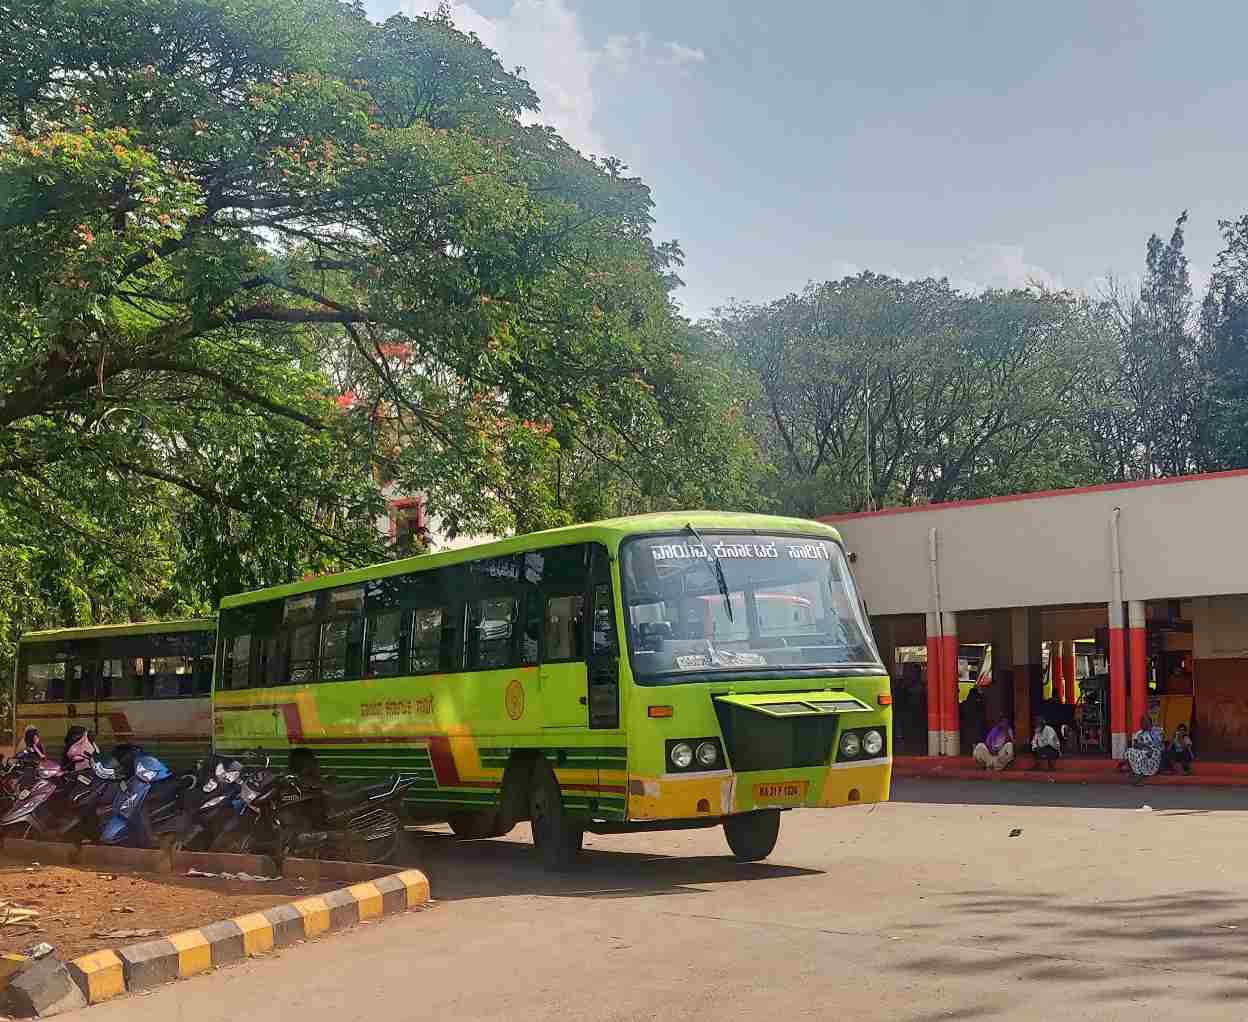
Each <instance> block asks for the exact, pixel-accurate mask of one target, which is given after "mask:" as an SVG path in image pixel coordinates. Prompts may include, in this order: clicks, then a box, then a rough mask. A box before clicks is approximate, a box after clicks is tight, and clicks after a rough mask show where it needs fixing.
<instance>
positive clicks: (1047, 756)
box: [1031, 717, 1062, 773]
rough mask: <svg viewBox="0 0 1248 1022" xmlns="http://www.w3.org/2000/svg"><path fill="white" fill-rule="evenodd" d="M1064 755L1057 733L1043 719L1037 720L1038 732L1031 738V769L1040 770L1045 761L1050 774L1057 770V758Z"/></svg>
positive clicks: (1038, 718)
mask: <svg viewBox="0 0 1248 1022" xmlns="http://www.w3.org/2000/svg"><path fill="white" fill-rule="evenodd" d="M1061 754H1062V743H1061V740H1060V739H1059V738H1058V737H1057V732H1056V731H1054V730H1053V728H1052V727H1050V726H1049V722H1048V721H1046V720H1045V719H1044V718H1043V717H1037V718H1036V730H1035V733H1033V734H1032V736H1031V759H1032V761H1031V769H1032V770H1039V769H1040V763H1041V762H1042V761H1043V762H1044V764H1045V765H1046V766H1047V768H1048V770H1049V772H1050V773H1052V772H1054V771H1055V770H1056V769H1057V757H1058V756H1060V755H1061Z"/></svg>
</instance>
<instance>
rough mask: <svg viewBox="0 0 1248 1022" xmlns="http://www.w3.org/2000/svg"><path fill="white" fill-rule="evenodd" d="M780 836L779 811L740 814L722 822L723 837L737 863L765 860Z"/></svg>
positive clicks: (768, 810) (766, 810)
mask: <svg viewBox="0 0 1248 1022" xmlns="http://www.w3.org/2000/svg"><path fill="white" fill-rule="evenodd" d="M779 836H780V810H779V809H764V810H761V811H760V812H754V813H741V814H740V815H739V816H729V817H728V818H727V819H725V820H724V837H726V838H727V839H728V847H729V848H731V849H732V854H733V855H734V856H735V857H736V859H737V861H739V862H757V861H758V860H759V859H765V858H767V856H769V855H770V854H771V852H772V849H774V848H775V847H776V839H777V838H778V837H779Z"/></svg>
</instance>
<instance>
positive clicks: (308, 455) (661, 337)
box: [0, 0, 751, 652]
mask: <svg viewBox="0 0 1248 1022" xmlns="http://www.w3.org/2000/svg"><path fill="white" fill-rule="evenodd" d="M0 11H3V13H4V15H5V18H6V22H8V23H9V25H10V28H9V31H8V33H7V34H6V39H5V43H4V49H3V52H2V53H0V531H2V532H3V534H4V536H5V547H4V551H3V555H4V557H5V558H6V559H8V560H9V561H10V562H12V563H17V564H19V565H21V566H22V567H21V570H20V571H18V575H19V576H20V577H22V578H23V579H25V580H28V581H24V582H23V583H21V584H22V585H29V586H33V587H34V588H38V589H40V592H41V596H40V598H39V599H38V600H34V601H33V602H32V601H30V600H28V599H27V597H28V596H30V595H31V594H29V593H27V594H25V595H23V594H22V593H19V592H15V593H13V594H12V595H9V594H8V593H7V592H0V608H3V607H4V606H5V605H6V603H5V601H6V600H8V601H9V603H8V604H7V605H8V606H14V605H17V604H22V603H23V601H24V600H25V601H26V602H25V603H24V605H25V606H27V607H28V608H31V609H29V612H28V613H26V614H25V615H24V616H25V618H26V620H27V621H33V622H39V621H42V620H58V621H86V620H94V619H100V617H101V615H102V616H103V617H105V618H107V617H109V616H115V615H118V614H124V613H135V612H140V611H141V612H151V613H165V612H171V611H172V610H173V609H174V608H175V607H176V608H180V609H186V608H193V607H204V606H207V605H209V604H210V603H211V602H212V601H213V600H215V599H216V598H217V597H219V596H220V595H221V594H223V593H224V592H229V591H235V590H238V589H241V588H246V587H249V586H254V585H257V584H261V583H270V582H277V581H282V580H285V579H288V578H290V577H292V576H296V575H298V574H301V573H303V572H306V571H319V570H327V569H329V568H333V567H336V566H339V565H343V564H347V563H358V562H360V561H363V560H367V559H376V558H379V557H381V556H383V554H384V549H383V547H382V542H381V539H380V537H379V536H378V534H377V533H376V530H375V528H374V521H375V519H376V517H377V515H378V513H379V512H380V510H381V507H382V494H383V488H384V487H386V486H389V485H393V486H394V487H396V488H397V489H399V490H401V491H403V492H407V493H412V492H417V491H421V492H424V493H426V494H427V495H428V500H429V505H430V507H431V510H433V511H434V512H435V513H437V514H438V515H439V517H440V518H441V520H442V521H443V523H444V524H445V526H446V527H447V528H449V529H451V530H478V529H489V530H497V529H506V528H513V527H521V528H532V527H538V526H543V525H548V524H556V523H560V522H563V521H567V520H570V519H572V518H574V517H578V516H586V515H591V514H598V513H602V512H604V511H607V510H611V511H617V510H633V509H639V508H645V507H649V506H656V505H663V506H669V505H671V504H673V503H680V502H691V503H702V502H707V501H711V502H718V503H722V504H731V503H732V502H733V501H737V502H740V501H743V500H745V499H747V498H746V496H745V490H746V480H747V479H748V473H749V472H750V471H751V467H750V448H749V445H748V444H747V443H745V442H744V440H743V434H742V433H741V431H740V429H739V428H737V429H733V428H731V427H730V425H729V424H727V423H725V421H724V418H725V417H724V415H723V412H722V409H723V407H725V403H726V402H728V401H729V400H730V398H731V389H732V388H731V381H730V379H729V377H728V371H727V370H725V369H724V368H723V367H721V366H718V365H716V364H715V363H714V361H713V360H712V359H711V349H710V348H709V347H708V345H707V343H706V341H705V338H704V337H702V336H701V335H700V334H699V333H698V332H697V331H695V330H694V329H693V328H692V327H691V326H690V325H689V324H688V323H687V322H686V321H684V320H683V319H681V318H680V317H679V316H678V315H677V314H676V312H675V308H674V305H673V302H672V299H671V291H672V289H673V287H675V286H676V284H677V283H678V281H677V278H676V277H675V272H676V270H677V269H678V267H679V264H680V251H679V248H678V247H677V246H676V245H675V244H667V245H661V244H658V243H656V242H655V241H653V240H652V238H651V233H650V232H651V215H650V209H651V198H650V193H649V190H648V189H647V187H646V186H645V185H644V183H642V182H641V181H640V180H638V179H636V178H633V177H630V176H628V175H627V173H626V171H625V168H624V167H623V166H622V165H620V164H619V163H618V162H616V161H614V160H610V159H596V158H591V157H587V156H584V155H582V154H580V153H578V152H577V151H575V150H574V149H572V148H571V147H570V146H569V145H568V144H567V143H566V142H564V141H563V140H562V139H561V138H560V137H559V135H558V134H557V133H556V132H555V131H553V130H552V129H550V128H547V127H542V126H540V125H533V124H530V123H527V118H525V119H523V120H522V117H521V115H522V114H530V113H533V112H535V111H536V110H537V109H538V100H537V97H536V96H535V94H534V93H533V90H532V89H531V88H530V87H529V85H528V84H527V83H526V82H525V81H524V80H523V78H522V77H520V75H519V74H517V73H513V72H510V71H508V70H506V69H505V68H504V67H503V66H502V64H501V63H500V62H499V60H498V58H497V56H496V55H495V54H494V53H492V52H491V51H490V50H488V49H487V48H485V47H484V46H483V45H482V44H481V43H480V41H479V40H478V39H476V37H474V36H470V35H465V34H463V33H461V32H459V31H458V30H457V29H456V28H455V27H454V25H453V24H452V23H451V21H450V18H449V15H448V13H447V11H446V10H443V11H441V12H440V13H438V14H435V15H432V16H429V17H419V18H408V17H404V16H396V17H394V18H391V19H389V20H388V21H386V22H385V23H384V24H375V23H372V22H370V21H369V20H368V19H367V18H366V17H365V16H364V14H363V10H362V7H361V6H360V5H358V4H347V3H340V2H337V0H0ZM65 587H68V588H65ZM123 608H124V610H123ZM2 624H3V622H0V631H3V628H2ZM0 642H2V640H0ZM0 652H2V650H0Z"/></svg>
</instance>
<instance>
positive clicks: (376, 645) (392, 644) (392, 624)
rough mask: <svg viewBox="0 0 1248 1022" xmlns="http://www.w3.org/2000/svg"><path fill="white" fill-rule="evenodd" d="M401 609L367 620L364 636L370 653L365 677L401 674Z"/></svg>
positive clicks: (380, 612) (382, 611)
mask: <svg viewBox="0 0 1248 1022" xmlns="http://www.w3.org/2000/svg"><path fill="white" fill-rule="evenodd" d="M406 613H408V612H407V611H405V610H400V609H399V608H397V607H396V608H393V609H390V610H381V611H378V612H377V613H374V614H369V615H368V617H367V618H366V619H365V622H366V623H365V626H364V635H365V641H366V642H367V644H368V652H367V656H366V660H365V664H364V677H366V678H390V677H394V676H395V675H398V674H399V673H401V669H402V668H401V664H402V662H403V630H404V629H403V616H404V615H405V614H406Z"/></svg>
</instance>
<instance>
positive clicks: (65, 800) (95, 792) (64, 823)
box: [37, 754, 121, 841]
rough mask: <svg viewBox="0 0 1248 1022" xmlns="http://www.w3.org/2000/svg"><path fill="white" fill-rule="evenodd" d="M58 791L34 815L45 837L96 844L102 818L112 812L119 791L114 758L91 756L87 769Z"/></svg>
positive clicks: (77, 773)
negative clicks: (94, 842)
mask: <svg viewBox="0 0 1248 1022" xmlns="http://www.w3.org/2000/svg"><path fill="white" fill-rule="evenodd" d="M63 781H64V783H63V785H62V788H61V791H60V792H58V794H57V795H54V796H53V797H52V798H51V799H49V800H48V802H46V803H45V804H44V808H43V809H41V810H40V811H39V813H38V814H37V815H38V816H39V823H40V829H41V831H42V834H43V836H44V837H46V838H50V839H52V840H55V841H96V840H98V839H99V837H100V827H101V823H102V821H103V819H104V818H105V817H107V816H109V815H111V813H112V806H113V802H114V800H115V799H116V797H117V792H118V790H119V789H120V788H121V772H120V766H119V765H118V763H117V760H116V758H115V757H113V756H103V755H94V754H93V755H92V756H91V757H90V759H89V762H88V764H87V767H86V769H79V770H75V771H73V772H72V773H71V774H67V775H66V777H65V778H63Z"/></svg>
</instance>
